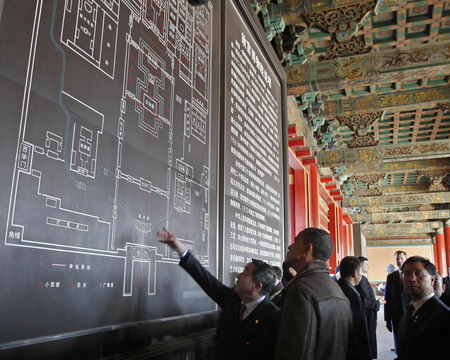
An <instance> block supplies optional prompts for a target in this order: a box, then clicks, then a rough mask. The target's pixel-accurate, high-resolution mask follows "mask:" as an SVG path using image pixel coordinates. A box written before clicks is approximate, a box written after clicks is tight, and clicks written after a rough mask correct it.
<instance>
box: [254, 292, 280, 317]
mask: <svg viewBox="0 0 450 360" xmlns="http://www.w3.org/2000/svg"><path fill="white" fill-rule="evenodd" d="M254 312H255V315H259V316H262V317H264V319H265V320H266V321H271V322H278V320H279V318H280V312H281V310H280V308H279V307H278V306H276V305H275V304H274V303H272V301H270V300H269V299H267V297H266V298H265V299H264V300H263V301H262V302H261V303H260V304H259V305H258V306H257V307H256V309H255V310H254Z"/></svg>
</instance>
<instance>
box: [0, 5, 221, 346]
mask: <svg viewBox="0 0 450 360" xmlns="http://www.w3.org/2000/svg"><path fill="white" fill-rule="evenodd" d="M143 4H146V5H147V6H146V7H144V6H143ZM214 10H215V9H214V7H213V5H212V3H209V4H208V6H202V7H198V8H193V7H191V6H188V4H187V3H186V2H185V1H147V2H141V1H131V0H130V1H87V0H70V1H59V0H57V1H39V0H38V1H20V2H17V1H6V2H5V5H4V8H3V15H2V21H1V25H0V26H1V27H0V37H1V38H0V44H1V49H0V54H1V57H0V71H1V78H0V81H1V95H0V98H1V100H0V101H1V102H2V104H1V108H2V115H1V123H2V127H3V131H2V132H1V133H2V135H1V137H2V138H1V143H2V161H1V163H0V167H1V169H0V171H1V174H2V175H1V178H2V182H1V183H2V184H1V199H2V201H1V208H0V211H1V225H0V226H1V229H2V231H1V232H0V233H1V234H2V238H3V241H2V244H1V246H0V264H1V269H2V270H1V273H2V277H1V288H2V289H3V291H2V293H3V294H2V296H1V297H0V299H1V300H0V309H2V311H1V312H0V313H1V315H0V323H1V324H2V326H0V343H2V344H5V343H8V342H13V341H20V340H23V339H29V338H35V337H42V336H52V335H55V334H59V333H61V332H64V333H67V332H74V331H78V330H84V329H94V328H102V327H107V326H108V325H114V326H117V325H120V324H130V323H135V322H142V321H150V320H154V319H157V320H161V319H167V318H173V317H177V316H186V315H189V314H197V313H199V312H205V311H214V310H215V309H216V307H215V304H214V303H213V302H211V301H210V300H209V299H208V298H207V297H206V296H205V294H204V293H203V292H202V291H200V290H199V289H198V287H197V285H196V284H195V283H194V282H193V281H192V280H191V279H190V278H189V277H188V276H187V275H186V274H185V273H184V272H183V271H181V269H179V267H178V256H177V255H176V254H173V253H172V252H170V251H168V247H167V246H166V245H164V244H160V243H158V242H157V241H156V235H155V233H156V231H157V230H159V229H161V228H162V227H163V226H165V227H167V228H170V229H171V230H172V231H174V232H175V233H177V234H180V237H181V238H182V239H183V240H184V241H185V243H186V245H187V246H188V247H190V248H194V249H195V253H196V254H197V256H198V258H199V259H200V260H201V262H202V263H203V264H204V265H205V266H207V267H208V268H209V269H210V270H211V271H212V272H213V273H216V232H217V230H216V224H217V220H216V219H217V215H216V209H217V204H216V198H217V195H216V194H217V190H216V189H217V186H216V183H217V165H216V164H217V156H218V155H217V151H218V149H217V146H216V145H215V144H214V145H213V144H212V141H213V139H216V138H217V134H218V133H217V131H218V127H217V122H218V113H217V105H215V102H214V100H213V99H214V98H217V94H216V95H213V87H212V81H211V77H212V71H213V69H212V63H213V61H212V54H213V51H212V43H213V39H212V36H213V16H214V15H213V12H214ZM216 12H217V10H216ZM216 17H217V15H216ZM216 32H217V31H216ZM216 36H217V34H216ZM214 91H217V89H215V90H214ZM174 255H175V256H174ZM5 295H6V296H5Z"/></svg>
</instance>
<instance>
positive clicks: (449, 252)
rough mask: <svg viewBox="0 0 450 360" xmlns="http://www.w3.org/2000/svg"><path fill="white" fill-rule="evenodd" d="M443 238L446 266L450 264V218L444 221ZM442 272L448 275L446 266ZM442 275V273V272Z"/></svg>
mask: <svg viewBox="0 0 450 360" xmlns="http://www.w3.org/2000/svg"><path fill="white" fill-rule="evenodd" d="M444 240H445V254H446V258H447V266H450V220H447V221H446V222H445V223H444ZM444 273H446V274H447V275H450V274H449V273H448V268H447V269H445V271H444ZM442 276H444V274H442Z"/></svg>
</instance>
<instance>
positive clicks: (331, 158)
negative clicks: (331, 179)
mask: <svg viewBox="0 0 450 360" xmlns="http://www.w3.org/2000/svg"><path fill="white" fill-rule="evenodd" d="M449 153H450V141H448V139H446V140H434V141H424V142H422V143H409V144H395V145H385V146H376V147H375V146H374V147H369V148H360V149H342V150H332V151H319V152H318V153H317V157H318V162H319V164H320V165H321V166H323V167H335V166H343V165H346V166H347V165H349V164H350V163H358V164H359V165H358V166H360V165H361V163H367V162H372V161H373V162H377V163H378V164H379V166H383V164H384V162H388V161H389V162H393V161H395V160H397V159H398V160H399V161H402V160H404V157H405V156H408V157H409V158H410V159H411V161H416V162H418V161H419V160H424V159H427V161H426V163H428V162H429V161H434V158H438V157H448V154H449ZM436 160H439V161H440V163H444V164H445V163H446V161H445V160H444V159H436ZM411 161H409V162H411ZM447 162H448V161H447ZM428 167H436V166H435V165H431V164H429V165H427V166H426V167H425V168H428ZM438 167H439V168H441V167H442V166H438Z"/></svg>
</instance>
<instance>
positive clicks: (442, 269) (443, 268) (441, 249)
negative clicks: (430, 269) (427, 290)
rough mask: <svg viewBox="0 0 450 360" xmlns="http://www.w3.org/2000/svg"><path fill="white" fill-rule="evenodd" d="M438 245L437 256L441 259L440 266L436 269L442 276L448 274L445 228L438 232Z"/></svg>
mask: <svg viewBox="0 0 450 360" xmlns="http://www.w3.org/2000/svg"><path fill="white" fill-rule="evenodd" d="M436 245H437V246H436V247H437V256H438V259H439V262H438V263H439V265H438V266H436V267H437V269H438V272H439V273H440V274H444V273H446V272H447V257H446V256H445V239H444V229H443V228H439V229H438V230H437V232H436Z"/></svg>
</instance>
